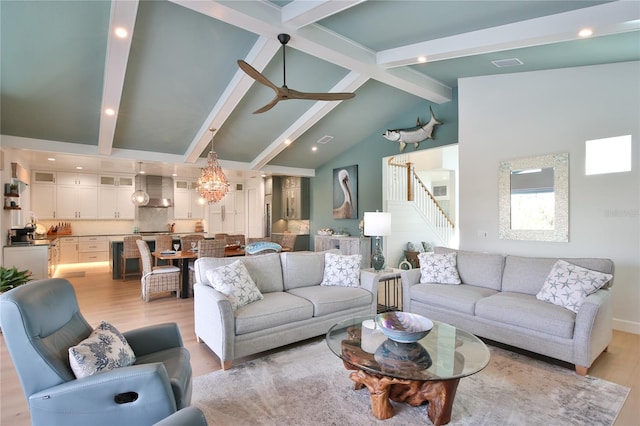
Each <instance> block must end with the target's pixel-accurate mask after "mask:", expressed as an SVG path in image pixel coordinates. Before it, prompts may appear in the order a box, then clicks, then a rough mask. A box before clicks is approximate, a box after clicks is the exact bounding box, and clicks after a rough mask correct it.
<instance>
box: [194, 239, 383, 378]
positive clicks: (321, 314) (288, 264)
mask: <svg viewBox="0 0 640 426" xmlns="http://www.w3.org/2000/svg"><path fill="white" fill-rule="evenodd" d="M330 252H333V253H340V252H339V251H338V250H330ZM324 253H325V252H317V253H316V252H285V253H272V254H263V255H258V256H245V257H243V258H241V259H242V261H243V262H244V264H245V266H246V267H247V270H248V272H249V274H250V276H251V279H252V280H253V281H254V282H255V283H256V285H257V286H258V288H259V289H260V292H261V293H262V294H263V296H264V299H262V300H259V301H256V302H253V303H250V304H248V305H245V306H242V307H241V308H239V309H238V310H236V311H233V310H232V308H231V303H230V302H229V300H228V299H227V298H226V297H225V296H224V295H223V294H222V293H220V292H218V291H217V290H215V289H214V288H213V287H212V286H211V285H210V284H209V281H208V279H207V276H206V271H207V270H209V269H212V268H216V267H219V266H223V265H228V264H230V263H232V262H234V261H236V260H238V258H207V257H204V258H200V259H198V260H196V261H195V278H196V283H195V284H194V286H193V289H194V313H195V333H196V337H197V339H198V341H203V342H204V343H206V345H207V346H208V347H209V348H211V350H213V352H215V353H216V355H218V357H219V358H220V360H221V363H222V368H223V369H225V370H226V369H228V368H230V367H231V366H232V363H233V360H234V359H237V358H240V357H243V356H247V355H251V354H256V353H259V352H263V351H266V350H269V349H273V348H277V347H280V346H283V345H287V344H290V343H294V342H297V341H301V340H304V339H308V338H311V337H315V336H319V335H322V334H325V333H326V332H327V331H328V330H329V328H330V327H331V326H332V325H334V324H335V323H337V322H339V321H342V320H345V319H348V318H351V317H354V316H361V315H371V314H374V313H375V312H376V306H377V296H375V294H377V293H374V288H375V289H377V282H378V280H377V278H378V277H377V275H376V274H374V273H372V272H367V271H361V272H360V286H359V287H358V288H354V287H341V286H321V285H320V282H322V278H323V274H324Z"/></svg>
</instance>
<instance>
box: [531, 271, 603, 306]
mask: <svg viewBox="0 0 640 426" xmlns="http://www.w3.org/2000/svg"><path fill="white" fill-rule="evenodd" d="M611 278H613V275H611V274H605V273H603V272H598V271H592V270H591V269H586V268H582V267H580V266H578V265H574V264H573V263H569V262H566V261H564V260H558V261H557V262H556V263H555V264H554V265H553V268H551V272H549V275H548V276H547V279H546V280H545V281H544V284H543V285H542V288H541V289H540V291H539V292H538V294H537V295H536V298H537V299H538V300H544V301H545V302H550V303H553V304H554V305H558V306H562V307H564V308H567V309H569V310H570V311H573V312H575V313H578V310H579V309H580V306H581V305H582V303H584V299H586V298H587V296H589V295H590V294H591V293H594V292H595V291H596V290H598V289H600V288H602V287H603V286H604V285H605V284H606V283H608V282H609V281H610V280H611Z"/></svg>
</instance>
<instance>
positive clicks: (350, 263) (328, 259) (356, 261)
mask: <svg viewBox="0 0 640 426" xmlns="http://www.w3.org/2000/svg"><path fill="white" fill-rule="evenodd" d="M361 262H362V255H361V254H352V255H344V254H336V253H325V255H324V275H323V277H322V282H321V283H320V285H322V286H339V287H358V286H359V285H360V263H361Z"/></svg>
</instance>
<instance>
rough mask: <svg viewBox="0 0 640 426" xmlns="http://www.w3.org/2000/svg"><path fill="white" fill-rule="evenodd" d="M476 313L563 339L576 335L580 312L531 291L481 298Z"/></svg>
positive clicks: (489, 318) (480, 316) (502, 293)
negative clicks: (549, 300) (577, 316)
mask: <svg viewBox="0 0 640 426" xmlns="http://www.w3.org/2000/svg"><path fill="white" fill-rule="evenodd" d="M476 316H477V317H479V318H485V319H488V320H492V321H498V322H501V323H504V324H510V325H514V326H518V327H523V328H526V329H529V330H535V331H539V332H540V333H544V334H548V335H552V336H557V337H561V338H563V339H571V338H573V329H574V325H575V318H576V314H574V313H573V312H571V311H569V310H568V309H564V308H562V307H560V306H556V305H552V304H550V303H546V302H543V301H540V300H537V299H536V297H535V296H532V295H529V294H523V293H511V292H501V293H497V294H495V295H493V296H491V297H487V298H484V299H482V300H479V301H478V303H477V304H476Z"/></svg>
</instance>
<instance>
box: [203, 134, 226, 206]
mask: <svg viewBox="0 0 640 426" xmlns="http://www.w3.org/2000/svg"><path fill="white" fill-rule="evenodd" d="M209 130H210V131H211V151H209V155H207V166H206V167H205V168H203V169H202V173H201V174H200V178H199V179H198V193H199V194H200V196H201V197H202V198H203V199H205V200H206V201H207V203H209V204H211V203H217V202H218V201H220V200H222V198H224V196H225V195H227V192H229V181H228V180H227V177H226V176H225V175H224V173H223V172H222V167H220V163H218V154H216V152H215V151H214V150H213V132H215V130H216V129H209Z"/></svg>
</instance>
